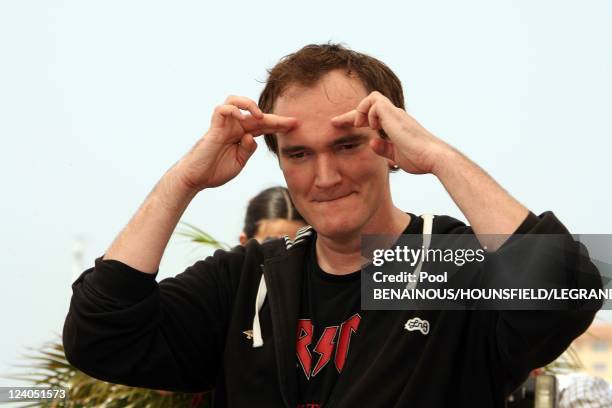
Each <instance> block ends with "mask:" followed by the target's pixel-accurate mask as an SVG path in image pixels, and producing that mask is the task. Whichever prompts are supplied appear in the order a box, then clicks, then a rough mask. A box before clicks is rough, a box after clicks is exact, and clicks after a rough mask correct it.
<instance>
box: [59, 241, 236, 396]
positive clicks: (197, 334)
mask: <svg viewBox="0 0 612 408" xmlns="http://www.w3.org/2000/svg"><path fill="white" fill-rule="evenodd" d="M243 260H244V248H242V247H236V248H234V249H233V250H232V251H231V252H225V251H217V252H215V254H214V256H212V257H208V258H207V259H206V260H203V261H198V262H197V263H195V264H194V265H192V266H190V267H189V268H187V269H186V270H185V271H184V272H183V273H181V274H179V275H177V276H176V277H174V278H168V279H164V280H162V281H161V282H159V283H157V282H156V280H155V275H152V274H146V273H143V272H140V271H138V270H136V269H133V268H131V267H130V266H128V265H126V264H124V263H122V262H119V261H116V260H103V259H102V257H100V258H98V259H96V261H95V267H93V268H91V269H88V270H86V271H85V272H83V274H82V275H81V276H80V277H79V278H78V279H77V280H76V281H75V282H74V284H73V285H72V289H73V295H72V299H71V301H70V309H69V312H68V315H67V317H66V321H65V324H64V330H63V343H64V350H65V354H66V357H67V359H68V361H69V362H70V363H71V364H73V365H74V366H75V367H77V368H78V369H80V370H82V371H83V372H85V373H86V374H89V375H91V376H93V377H95V378H99V379H101V380H105V381H109V382H112V383H118V384H125V385H130V386H139V387H146V388H154V389H164V390H173V391H187V392H196V391H202V390H206V389H210V388H211V387H212V385H214V383H215V381H216V378H217V375H218V373H219V372H220V367H221V362H222V361H221V360H222V356H223V346H224V343H225V335H226V330H227V326H228V323H229V318H230V313H231V309H232V303H233V299H234V294H235V292H236V287H237V285H238V281H239V275H240V271H241V269H242V264H243Z"/></svg>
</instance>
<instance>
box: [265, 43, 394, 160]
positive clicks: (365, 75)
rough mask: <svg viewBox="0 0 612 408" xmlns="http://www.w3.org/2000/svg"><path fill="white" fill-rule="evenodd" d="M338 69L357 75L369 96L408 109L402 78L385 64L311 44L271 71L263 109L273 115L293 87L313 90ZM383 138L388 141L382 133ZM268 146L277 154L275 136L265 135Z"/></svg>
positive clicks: (341, 48)
mask: <svg viewBox="0 0 612 408" xmlns="http://www.w3.org/2000/svg"><path fill="white" fill-rule="evenodd" d="M335 69H344V70H346V74H347V75H351V74H353V73H354V74H356V75H357V76H358V77H359V79H360V80H361V82H362V83H363V85H364V87H365V89H366V90H367V91H368V92H372V91H378V92H380V93H381V94H383V95H385V96H386V97H387V98H389V99H390V100H391V102H393V104H394V105H395V106H397V107H398V108H402V109H404V93H403V91H402V84H401V82H400V80H399V78H398V77H397V76H396V75H395V74H394V73H393V71H391V69H390V68H389V67H388V66H387V65H385V64H384V63H383V62H381V61H379V60H377V59H376V58H374V57H370V56H369V55H366V54H362V53H360V52H357V51H353V50H350V49H348V48H346V47H344V46H343V45H341V44H332V43H328V44H310V45H307V46H305V47H303V48H302V49H300V50H299V51H297V52H294V53H293V54H289V55H286V56H284V57H283V58H281V60H280V61H279V62H278V63H277V64H276V65H275V66H274V67H273V68H272V69H270V70H268V79H267V81H266V86H265V87H264V89H263V91H262V92H261V95H260V96H259V108H260V109H261V110H262V111H263V112H265V113H272V110H273V109H274V102H275V101H276V99H277V98H278V97H279V96H281V95H282V93H283V92H284V91H285V90H286V89H287V88H288V87H289V86H290V85H296V84H297V85H301V86H312V85H314V84H315V83H316V82H317V81H318V80H319V79H321V78H322V77H323V76H324V75H325V74H327V73H328V72H330V71H333V70H335ZM381 136H383V137H386V136H385V135H384V132H382V131H381ZM265 140H266V144H267V145H268V149H270V150H271V151H272V152H274V153H275V154H278V145H277V143H276V136H275V135H274V134H266V135H265Z"/></svg>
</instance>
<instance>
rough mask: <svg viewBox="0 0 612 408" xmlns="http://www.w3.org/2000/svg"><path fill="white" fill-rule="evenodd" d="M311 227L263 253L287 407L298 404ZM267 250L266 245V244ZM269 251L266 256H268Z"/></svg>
mask: <svg viewBox="0 0 612 408" xmlns="http://www.w3.org/2000/svg"><path fill="white" fill-rule="evenodd" d="M313 236H314V234H313V230H312V227H310V226H307V227H304V228H301V229H300V230H298V233H297V235H296V238H295V239H294V240H291V239H289V238H288V237H284V243H285V246H284V248H281V250H280V251H279V249H278V248H279V247H278V246H276V247H275V248H274V249H272V248H270V250H269V252H268V251H266V250H264V257H265V261H264V268H263V269H264V271H263V272H264V278H265V282H266V286H267V287H268V288H269V290H268V301H269V303H270V312H271V315H272V332H273V333H274V340H273V341H274V350H275V352H276V363H277V369H278V373H277V375H278V380H279V385H280V390H281V395H282V396H283V400H284V402H285V405H286V406H287V407H290V408H294V407H295V406H296V405H297V392H298V386H297V384H298V382H297V381H298V380H297V371H296V369H295V358H296V357H295V344H296V341H297V320H298V316H299V312H300V300H301V290H302V282H303V276H304V259H305V256H306V250H307V248H308V242H309V241H310V240H311V239H312V238H313ZM264 247H266V245H264ZM266 252H267V253H266Z"/></svg>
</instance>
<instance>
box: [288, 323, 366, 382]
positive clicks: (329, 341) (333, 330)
mask: <svg viewBox="0 0 612 408" xmlns="http://www.w3.org/2000/svg"><path fill="white" fill-rule="evenodd" d="M360 321H361V316H359V313H355V314H354V315H353V316H351V317H350V318H348V319H347V320H345V321H344V322H342V323H341V324H340V325H339V326H328V327H326V328H325V329H324V330H323V333H322V334H321V337H320V338H319V340H318V341H317V343H316V346H315V347H314V349H313V350H312V351H314V352H315V353H317V354H318V355H319V358H318V360H317V362H316V364H315V366H314V368H312V353H311V352H310V346H311V344H312V340H313V338H312V337H313V331H314V326H313V324H312V321H311V320H310V319H300V320H298V327H297V343H296V352H297V358H298V361H299V362H300V365H301V366H302V370H303V371H304V375H306V378H307V379H310V377H311V376H315V375H317V374H318V373H319V372H320V371H321V370H322V369H323V368H324V367H325V366H326V365H327V363H329V361H330V360H331V359H332V357H333V358H334V365H335V367H336V370H337V371H338V373H340V372H342V368H344V363H345V361H346V356H347V355H348V351H349V346H350V344H351V336H352V335H353V333H355V332H357V328H358V327H359V322H360ZM338 328H339V329H338ZM338 332H339V333H340V334H338ZM336 334H338V336H337V340H336ZM334 351H335V354H334Z"/></svg>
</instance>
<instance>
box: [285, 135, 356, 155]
mask: <svg viewBox="0 0 612 408" xmlns="http://www.w3.org/2000/svg"><path fill="white" fill-rule="evenodd" d="M367 139H368V137H367V136H366V135H363V134H359V133H351V134H349V135H345V136H341V137H339V138H337V139H335V140H334V141H332V142H330V143H329V144H328V147H336V146H338V145H342V144H346V143H358V142H364V141H366V140H367ZM307 149H308V146H303V145H294V146H286V147H283V148H282V149H280V153H281V154H282V155H289V154H292V153H295V152H300V151H302V150H307Z"/></svg>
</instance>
